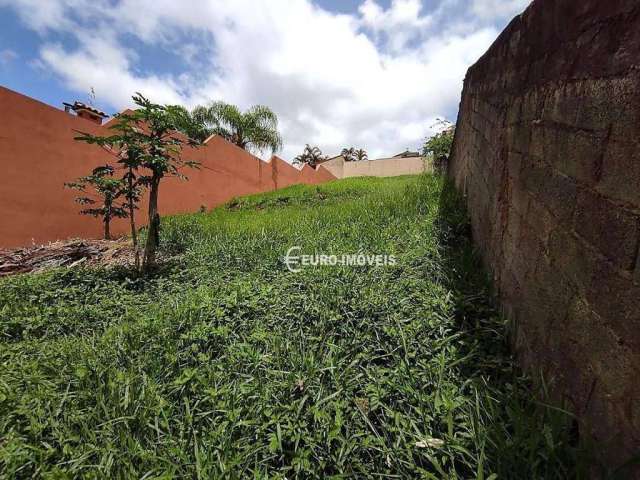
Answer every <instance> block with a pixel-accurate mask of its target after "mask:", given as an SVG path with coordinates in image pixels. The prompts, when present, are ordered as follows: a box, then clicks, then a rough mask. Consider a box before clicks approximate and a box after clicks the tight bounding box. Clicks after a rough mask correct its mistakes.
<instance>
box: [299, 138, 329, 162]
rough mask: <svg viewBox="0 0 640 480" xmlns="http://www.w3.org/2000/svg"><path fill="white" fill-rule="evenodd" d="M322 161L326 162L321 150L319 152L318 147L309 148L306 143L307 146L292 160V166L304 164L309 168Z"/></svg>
mask: <svg viewBox="0 0 640 480" xmlns="http://www.w3.org/2000/svg"><path fill="white" fill-rule="evenodd" d="M323 160H326V157H325V156H324V155H322V150H320V149H319V148H318V147H311V146H309V144H308V143H307V145H306V146H305V147H304V152H302V153H301V154H300V155H298V156H297V157H296V158H294V159H293V164H294V165H300V164H302V165H304V164H305V163H306V164H308V165H309V166H310V167H315V166H316V165H317V164H318V163H320V162H322V161H323Z"/></svg>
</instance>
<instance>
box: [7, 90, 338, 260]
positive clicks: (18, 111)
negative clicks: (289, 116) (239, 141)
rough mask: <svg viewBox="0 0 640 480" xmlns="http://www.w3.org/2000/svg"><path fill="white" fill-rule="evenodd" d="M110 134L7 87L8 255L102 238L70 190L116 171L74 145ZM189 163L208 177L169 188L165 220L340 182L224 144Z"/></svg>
mask: <svg viewBox="0 0 640 480" xmlns="http://www.w3.org/2000/svg"><path fill="white" fill-rule="evenodd" d="M107 127H108V124H105V125H103V126H98V125H95V124H93V123H91V122H90V121H88V120H85V119H82V118H78V117H75V116H72V115H69V114H66V113H65V112H63V111H61V110H58V109H56V108H53V107H50V106H48V105H45V104H43V103H40V102H38V101H36V100H33V99H31V98H28V97H25V96H24V95H20V94H18V93H16V92H13V91H11V90H8V89H6V88H2V87H0V166H2V174H1V175H0V248H2V247H16V246H23V245H28V244H31V243H32V242H35V243H44V242H47V241H52V240H58V239H65V238H69V237H85V238H94V237H100V236H101V234H102V224H101V222H100V221H99V220H97V219H94V218H92V217H87V216H84V215H79V213H78V212H79V211H80V209H81V208H80V206H79V205H77V204H76V203H75V202H74V198H75V197H76V196H77V192H75V191H73V190H69V189H65V188H63V186H64V183H65V182H69V181H72V180H74V179H76V178H77V177H80V176H83V175H87V174H89V173H90V172H91V170H92V169H93V168H94V167H96V166H98V165H104V164H105V162H110V163H113V160H114V159H113V157H111V156H110V155H108V154H106V153H105V152H103V151H102V150H101V149H100V148H99V147H96V146H93V145H87V144H84V143H81V142H77V141H75V140H74V139H73V138H74V136H76V135H77V131H83V132H89V133H94V134H97V133H100V132H102V133H106V132H107V129H106V128H107ZM183 157H184V158H185V159H188V160H196V161H198V162H200V163H201V169H200V170H190V169H185V171H184V172H183V173H184V174H186V175H187V177H188V178H189V180H188V181H182V180H178V179H174V178H171V179H166V180H165V181H163V183H162V185H161V187H160V211H161V213H162V214H172V213H181V212H193V211H197V210H198V209H199V208H200V207H201V206H205V207H206V208H211V207H214V206H216V205H220V204H222V203H224V202H226V201H228V200H229V199H231V198H232V197H234V196H239V195H247V194H251V193H258V192H264V191H268V190H273V189H277V188H282V187H286V186H288V185H292V184H296V183H308V184H316V183H322V182H326V181H328V180H331V179H334V178H335V177H334V176H333V175H331V174H330V173H329V172H328V171H327V170H325V169H324V168H322V167H319V168H318V170H314V169H313V168H310V167H308V166H306V167H305V168H304V169H302V170H298V169H296V168H295V167H292V166H291V165H289V164H288V163H286V162H285V161H283V160H281V159H279V158H277V157H273V158H272V159H271V160H270V161H269V162H264V161H262V160H260V159H259V158H257V157H254V156H253V155H251V154H249V153H247V152H245V151H244V150H242V149H240V148H238V147H236V146H235V145H232V144H230V143H228V142H226V141H225V140H223V139H222V138H220V137H213V138H211V139H210V140H209V141H208V142H207V143H206V145H204V146H203V147H201V148H198V149H196V150H185V152H184V155H183ZM145 211H146V205H144V204H142V205H141V209H140V211H139V212H138V217H139V218H138V223H139V224H140V225H143V224H144V223H145V222H144V220H145V219H144V212H145ZM127 222H128V220H127V219H124V220H118V219H115V220H114V221H113V223H112V229H111V230H112V233H114V234H124V233H127V232H128V223H127Z"/></svg>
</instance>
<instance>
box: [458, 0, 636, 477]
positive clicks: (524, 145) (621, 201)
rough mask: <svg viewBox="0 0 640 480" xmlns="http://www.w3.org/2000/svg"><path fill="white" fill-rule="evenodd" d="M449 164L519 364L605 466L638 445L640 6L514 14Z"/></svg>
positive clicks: (543, 8) (466, 108) (488, 58)
mask: <svg viewBox="0 0 640 480" xmlns="http://www.w3.org/2000/svg"><path fill="white" fill-rule="evenodd" d="M449 175H450V176H451V177H452V178H453V179H454V181H455V183H456V185H457V186H458V187H459V189H460V190H461V191H462V192H463V193H464V195H465V196H466V200H467V204H468V209H469V212H470V216H471V221H472V228H473V235H474V240H475V242H476V243H477V246H478V247H479V250H480V251H481V253H482V255H483V258H484V261H485V263H486V265H487V267H488V268H489V270H490V271H491V272H492V273H493V276H494V280H495V285H496V287H497V290H498V293H499V296H500V300H501V303H502V306H503V308H504V311H505V313H506V314H507V315H508V316H509V317H510V319H511V320H512V321H513V324H514V327H515V335H514V347H515V351H516V353H517V355H518V358H519V359H520V361H521V362H522V364H523V365H524V366H525V367H526V368H528V369H529V370H530V371H531V372H532V373H533V374H534V375H535V376H538V374H539V373H542V374H543V375H544V376H545V378H546V379H547V380H548V381H552V382H553V383H552V387H553V390H552V391H553V394H554V397H555V398H556V400H557V401H559V402H563V403H564V404H565V405H567V406H568V407H569V408H571V409H572V410H573V411H574V412H575V413H576V414H577V415H578V417H579V418H580V428H581V434H585V435H589V436H590V437H592V438H593V439H595V440H596V442H597V445H598V449H599V452H600V453H601V454H602V458H603V459H604V461H605V462H606V463H608V464H609V465H612V466H616V465H620V464H622V463H623V462H625V461H626V460H628V459H629V458H631V457H632V456H633V455H637V454H638V453H639V452H640V382H638V379H639V378H640V259H639V254H638V250H639V246H640V3H639V2H638V1H637V0H608V1H606V2H603V1H602V0H581V1H575V0H535V1H534V2H533V3H532V5H531V6H530V7H529V8H528V9H527V10H526V12H524V13H523V14H522V15H521V16H519V17H517V18H515V19H514V20H513V21H512V22H511V24H510V25H509V26H508V27H507V28H506V30H505V31H504V32H503V33H502V34H501V35H500V37H499V38H498V39H497V40H496V42H495V43H494V45H493V46H492V47H491V48H490V49H489V51H488V52H487V53H486V54H485V55H484V56H483V57H482V58H481V59H480V60H479V62H478V63H477V64H476V65H474V66H473V67H471V68H470V69H469V72H468V73H467V77H466V79H465V83H464V91H463V96H462V102H461V105H460V113H459V118H458V125H457V132H456V137H455V142H454V150H453V155H452V159H451V162H450V165H449ZM638 475H640V474H638Z"/></svg>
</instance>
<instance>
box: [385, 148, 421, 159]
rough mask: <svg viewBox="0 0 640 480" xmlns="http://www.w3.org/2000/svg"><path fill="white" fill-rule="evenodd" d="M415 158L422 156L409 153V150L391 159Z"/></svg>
mask: <svg viewBox="0 0 640 480" xmlns="http://www.w3.org/2000/svg"><path fill="white" fill-rule="evenodd" d="M415 157H422V155H420V153H419V152H411V151H409V150H405V151H404V152H402V153H399V154H397V155H394V156H393V157H391V158H415Z"/></svg>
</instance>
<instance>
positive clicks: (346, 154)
mask: <svg viewBox="0 0 640 480" xmlns="http://www.w3.org/2000/svg"><path fill="white" fill-rule="evenodd" d="M340 155H342V158H344V161H345V162H353V161H355V159H356V156H355V155H356V149H355V148H353V147H351V148H343V149H342V152H341V153H340Z"/></svg>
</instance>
